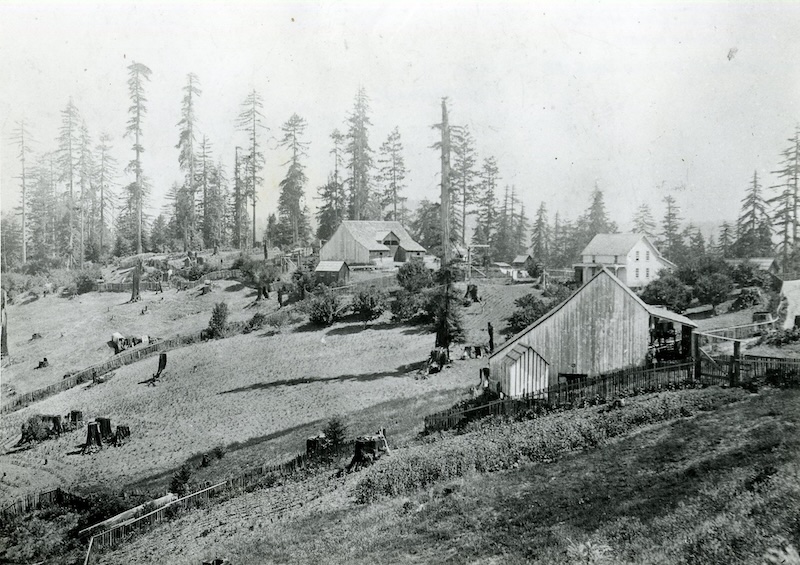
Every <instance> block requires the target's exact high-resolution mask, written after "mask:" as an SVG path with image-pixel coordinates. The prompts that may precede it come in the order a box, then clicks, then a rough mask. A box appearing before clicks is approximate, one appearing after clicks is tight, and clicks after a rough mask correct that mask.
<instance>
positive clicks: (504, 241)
mask: <svg viewBox="0 0 800 565" xmlns="http://www.w3.org/2000/svg"><path fill="white" fill-rule="evenodd" d="M151 75H152V73H151V70H150V69H149V68H148V67H147V66H146V65H143V64H141V63H136V62H134V63H132V64H131V65H129V66H128V83H127V85H128V95H129V96H128V100H127V103H128V112H127V116H128V117H127V121H126V122H125V123H120V124H108V129H107V130H106V131H101V132H90V131H89V129H88V128H87V126H86V122H85V120H84V118H83V115H82V113H81V110H80V109H79V108H77V107H76V105H75V104H74V103H73V101H72V99H71V98H70V99H69V100H68V101H67V103H66V105H65V106H64V109H63V110H62V111H61V113H60V115H61V123H60V124H59V125H58V129H57V131H55V132H54V136H53V139H52V143H50V144H44V143H40V144H37V145H48V148H47V149H45V150H42V151H33V149H32V147H33V143H32V140H31V135H30V131H29V127H30V124H28V123H27V122H26V121H24V120H21V121H19V122H17V123H16V128H15V131H14V137H13V141H14V143H15V145H16V147H17V149H18V159H19V170H20V174H19V177H18V178H19V186H20V200H19V203H18V206H17V207H16V208H15V209H14V211H13V213H9V212H8V210H6V211H4V214H3V216H2V221H1V222H0V227H1V228H2V229H1V230H0V232H1V233H0V237H2V244H3V245H2V268H3V269H4V270H8V269H13V268H15V267H19V266H21V265H23V264H25V263H28V262H34V263H35V264H42V263H44V264H48V265H51V266H53V267H55V266H67V267H80V266H82V265H83V264H84V262H86V261H90V262H95V263H96V262H103V261H106V260H108V259H109V258H111V257H114V256H125V255H130V254H133V253H141V252H145V251H153V252H165V251H181V250H198V249H204V248H212V247H222V248H226V247H233V248H239V249H244V248H247V247H250V246H252V245H253V244H254V243H255V242H259V241H263V242H266V243H267V244H268V245H270V246H277V247H280V248H283V249H289V248H294V247H298V246H307V245H311V244H318V243H319V242H320V241H323V242H324V241H326V240H327V239H329V238H330V237H331V235H332V234H333V232H334V231H335V230H336V228H337V226H338V225H339V224H340V223H341V222H342V221H343V220H346V219H353V220H377V219H386V220H393V219H394V220H398V221H400V222H402V223H403V224H404V225H406V226H407V227H408V228H409V230H410V231H411V232H412V235H414V236H415V237H416V238H417V240H418V241H419V242H420V243H421V244H422V245H423V246H425V247H426V248H427V249H429V251H430V252H432V253H434V254H436V253H437V252H438V251H440V249H441V222H440V218H441V215H440V209H439V195H438V190H437V192H436V193H433V194H431V195H430V198H426V199H423V200H422V201H421V202H420V203H419V205H418V206H417V207H416V208H415V209H413V210H411V209H409V206H408V199H407V196H406V188H407V183H406V178H407V176H408V172H409V171H408V170H407V168H406V165H405V159H404V147H403V139H402V136H401V132H400V128H399V127H398V126H395V127H393V128H392V129H391V131H390V133H389V134H388V136H387V137H386V139H385V141H383V143H381V144H380V145H379V146H378V149H377V151H376V150H374V149H373V147H372V145H371V141H370V133H371V128H372V116H371V111H370V99H369V97H368V96H367V93H366V92H365V90H364V89H363V88H359V89H358V91H357V93H356V95H355V98H354V101H353V106H352V108H351V109H350V111H349V112H348V113H347V115H346V118H345V119H344V121H343V128H342V131H340V130H338V129H336V130H334V131H333V132H331V133H330V135H329V137H327V138H326V139H323V140H313V142H314V143H325V144H326V145H327V146H328V147H329V153H330V163H331V168H330V172H329V174H328V178H327V181H326V182H325V183H324V184H323V185H322V186H317V187H310V186H308V184H309V182H308V177H307V176H306V172H305V171H306V166H307V160H308V147H309V144H310V143H311V142H312V140H309V139H308V138H307V134H306V129H307V123H306V120H305V119H304V118H303V117H302V116H300V115H298V114H297V113H295V114H292V115H291V116H290V117H289V118H288V119H286V121H285V122H283V123H282V125H280V126H279V127H278V128H277V129H278V131H279V132H280V133H279V136H278V150H279V151H282V152H283V153H284V154H285V156H286V161H285V162H284V163H283V167H284V168H285V171H283V173H282V178H283V180H281V181H280V184H279V186H278V187H277V189H278V190H279V199H278V206H277V210H275V211H274V212H273V213H271V214H269V215H268V218H267V227H266V230H265V232H264V233H261V234H259V233H256V230H255V226H256V223H257V218H256V202H257V198H258V192H259V188H261V187H262V185H263V182H264V176H263V175H264V167H265V157H264V155H265V153H264V152H265V142H264V140H263V138H264V132H265V131H266V129H267V127H268V121H269V120H268V116H267V115H266V113H265V110H264V101H263V99H262V97H261V95H260V94H259V92H257V91H256V90H253V91H251V92H249V93H248V94H247V95H246V96H245V98H244V100H243V101H242V103H241V106H240V111H239V115H238V118H237V119H236V121H235V123H233V124H231V127H232V128H236V129H237V130H239V131H240V132H241V134H242V135H243V137H244V139H245V140H246V141H245V142H244V143H242V144H241V146H239V147H236V150H235V154H234V155H233V159H232V162H226V158H225V157H223V156H222V155H217V154H215V152H214V144H213V140H212V139H209V138H208V137H207V136H206V135H205V134H203V133H202V124H201V122H200V119H199V117H198V115H197V111H196V108H197V103H198V100H199V99H200V97H201V96H202V84H201V82H200V79H199V78H198V77H197V76H196V75H195V74H193V73H189V74H188V75H187V76H186V79H185V84H184V86H183V89H182V92H180V93H177V92H176V103H178V102H180V105H181V118H180V121H179V122H178V123H177V124H176V125H175V126H174V127H175V128H176V129H175V141H176V145H175V158H176V159H177V163H178V165H179V167H180V170H181V172H182V174H183V178H182V180H181V181H180V182H176V183H173V184H172V186H171V188H170V189H169V191H168V194H167V204H166V205H165V206H164V207H163V208H162V210H160V212H159V213H157V214H153V215H150V214H148V210H149V209H150V207H149V203H150V196H151V195H150V192H151V187H152V182H151V178H152V176H151V175H154V174H157V172H154V171H147V170H144V168H143V166H142V154H143V153H144V152H145V151H146V150H147V142H146V139H147V136H146V134H147V130H148V128H154V127H163V126H161V125H158V124H151V123H148V122H147V109H148V100H147V87H148V84H149V82H150V80H151ZM123 102H124V101H120V104H122V103H123ZM37 125H41V124H37ZM270 125H271V126H273V129H275V128H274V125H275V124H270ZM449 128H450V139H451V167H450V183H449V186H450V198H449V206H450V208H451V209H450V214H449V216H448V217H449V218H450V222H449V223H450V234H451V239H452V240H453V242H454V243H456V244H460V245H462V246H464V245H466V244H481V245H486V246H488V247H485V248H484V247H481V248H479V250H478V252H477V254H478V255H482V256H483V258H484V260H486V261H489V260H494V261H508V260H510V259H511V258H512V257H514V256H515V255H517V254H519V253H524V252H530V253H531V254H532V255H533V257H534V259H535V260H536V262H538V263H542V264H544V265H546V266H548V267H568V266H570V265H571V264H572V262H574V261H575V259H576V258H577V256H578V254H579V253H580V251H581V249H582V248H583V247H584V246H585V245H586V244H587V243H588V241H589V240H590V239H591V238H592V237H593V236H594V235H595V234H597V233H609V232H616V231H618V224H617V223H616V222H615V221H614V220H613V219H612V218H611V217H610V215H609V213H608V211H607V210H606V207H605V204H604V199H603V192H602V191H601V190H600V189H599V188H598V187H597V186H595V188H594V190H593V192H592V193H591V198H590V201H589V202H588V203H587V208H586V210H585V211H584V212H583V213H582V214H579V215H578V216H577V217H572V218H570V217H567V216H565V215H563V214H561V213H559V212H554V213H553V214H552V215H551V214H550V213H549V211H548V210H547V207H546V205H545V203H544V202H542V203H541V204H540V205H539V207H538V209H537V210H536V211H535V212H534V214H533V217H531V218H529V217H528V213H527V212H526V210H525V206H524V204H523V203H522V201H521V198H520V193H521V192H522V191H524V192H525V193H526V194H530V192H532V191H536V190H537V187H528V186H525V187H521V188H518V187H516V186H509V185H508V184H504V183H503V182H502V180H503V174H502V172H501V168H500V164H499V163H498V161H497V159H496V158H495V157H494V156H491V155H488V156H485V157H483V158H481V157H480V156H479V155H478V150H477V143H476V140H475V139H474V137H473V135H472V133H471V131H470V129H469V127H468V126H461V125H450V126H449ZM111 131H114V132H120V131H121V132H123V133H124V135H123V138H122V139H123V141H122V142H120V143H123V142H124V143H125V144H126V145H127V147H128V149H127V151H128V154H129V157H130V159H129V161H128V162H127V163H125V164H124V166H122V165H120V163H118V162H117V161H116V160H115V159H114V158H113V157H112V153H114V151H113V145H112V143H113V136H112V135H111V133H109V132H111ZM436 158H438V157H437V155H436V154H435V153H434V152H431V159H436ZM798 177H800V125H799V126H795V128H794V132H793V134H792V135H791V137H790V138H789V139H788V140H787V143H786V145H785V147H784V148H782V149H780V148H779V152H778V153H777V156H776V162H775V170H774V171H772V173H771V177H770V179H769V181H766V180H765V179H761V178H759V176H758V174H757V173H754V175H753V178H752V179H750V180H749V181H748V180H746V179H743V183H742V187H741V189H739V188H736V189H732V190H731V197H732V198H739V197H741V195H742V194H743V198H742V200H741V202H742V204H741V214H740V215H739V217H738V218H735V219H733V220H732V221H730V222H724V223H723V224H722V225H721V226H720V228H719V231H718V233H716V234H715V235H712V236H711V237H709V238H707V239H706V238H705V237H704V236H703V234H701V232H700V230H699V229H698V228H697V227H695V226H694V225H692V224H691V223H686V222H685V221H684V220H683V218H682V216H681V210H680V209H679V206H678V204H677V202H676V199H675V198H674V196H673V195H672V194H670V193H667V194H666V195H665V196H664V197H663V202H662V203H660V204H663V215H661V212H659V219H658V221H657V220H656V216H655V215H654V214H655V213H654V211H653V209H652V208H651V207H650V206H649V205H647V204H643V205H641V206H640V207H639V209H638V210H637V211H636V214H635V216H634V217H633V218H626V220H627V222H626V223H629V222H632V225H633V228H632V231H635V232H639V233H643V234H646V235H648V236H650V237H651V238H652V239H653V240H654V241H655V242H656V243H657V245H659V247H660V249H661V250H662V252H663V253H664V254H665V255H666V257H667V258H669V259H671V260H673V261H675V262H678V263H680V262H681V261H682V260H683V259H684V258H685V257H687V256H688V254H692V255H696V254H705V253H714V254H717V255H720V256H724V257H754V256H764V255H772V254H775V253H777V254H779V255H780V257H781V258H782V259H783V264H784V266H785V267H784V268H786V269H787V270H790V268H789V266H790V265H794V266H795V269H797V268H798V267H797V264H798V262H800V252H798V233H797V225H798V218H797V213H798ZM765 185H766V186H765ZM311 198H314V199H316V201H317V206H316V214H315V218H314V219H313V220H315V221H312V218H311V213H310V211H309V207H308V205H307V202H308V200H309V199H311ZM470 217H472V219H470ZM312 224H314V226H315V227H313V228H312Z"/></svg>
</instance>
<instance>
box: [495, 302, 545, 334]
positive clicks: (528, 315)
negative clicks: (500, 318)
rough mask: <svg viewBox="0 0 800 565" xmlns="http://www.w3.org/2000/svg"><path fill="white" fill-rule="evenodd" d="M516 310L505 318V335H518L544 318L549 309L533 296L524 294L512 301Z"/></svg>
mask: <svg viewBox="0 0 800 565" xmlns="http://www.w3.org/2000/svg"><path fill="white" fill-rule="evenodd" d="M514 304H515V305H516V306H517V310H516V311H515V312H514V313H513V314H511V316H509V317H508V318H507V320H508V326H507V327H506V330H505V331H506V332H507V333H514V334H515V333H519V332H521V331H522V330H524V329H525V328H527V327H528V326H529V325H531V324H532V323H534V322H535V321H536V320H538V319H539V318H541V317H542V316H544V315H545V314H546V313H547V312H548V310H549V309H550V307H549V306H548V305H547V304H545V303H544V302H543V301H541V300H540V299H539V298H538V297H537V296H536V295H535V294H526V295H525V296H521V297H520V298H517V299H516V300H515V301H514Z"/></svg>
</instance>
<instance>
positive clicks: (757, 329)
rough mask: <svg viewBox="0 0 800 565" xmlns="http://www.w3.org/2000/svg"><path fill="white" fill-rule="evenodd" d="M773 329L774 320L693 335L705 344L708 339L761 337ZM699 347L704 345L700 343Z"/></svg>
mask: <svg viewBox="0 0 800 565" xmlns="http://www.w3.org/2000/svg"><path fill="white" fill-rule="evenodd" d="M774 327H775V320H771V321H768V322H755V323H752V324H744V325H741V326H731V327H728V328H717V329H713V330H706V331H704V332H695V333H696V334H697V335H698V336H701V337H702V338H705V339H704V341H705V342H706V343H707V342H708V341H709V338H711V339H714V338H716V339H727V340H737V339H748V338H751V337H756V336H760V335H763V334H764V333H765V332H768V331H769V330H772V329H773V328H774ZM701 345H704V344H703V343H701Z"/></svg>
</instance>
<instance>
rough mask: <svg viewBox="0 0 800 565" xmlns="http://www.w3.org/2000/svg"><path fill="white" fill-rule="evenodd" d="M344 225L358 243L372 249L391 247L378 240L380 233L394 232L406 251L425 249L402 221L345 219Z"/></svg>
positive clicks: (384, 249) (381, 249) (378, 249)
mask: <svg viewBox="0 0 800 565" xmlns="http://www.w3.org/2000/svg"><path fill="white" fill-rule="evenodd" d="M342 227H343V228H344V229H346V230H347V231H348V232H350V235H352V236H353V239H355V240H356V241H357V242H358V243H360V244H361V245H362V246H364V247H366V248H367V249H369V250H370V251H387V250H388V249H389V248H388V247H386V246H385V245H384V244H383V243H379V242H378V237H379V236H380V234H383V235H384V236H385V235H386V234H387V233H388V232H392V233H393V234H394V235H396V236H397V239H398V240H399V242H400V247H402V248H403V249H405V250H406V251H422V252H424V251H425V248H424V247H422V246H421V245H420V244H419V243H417V242H416V241H414V239H413V238H412V237H411V236H410V235H409V234H408V232H407V231H406V228H404V227H403V224H401V223H400V222H379V221H366V220H345V221H344V222H342Z"/></svg>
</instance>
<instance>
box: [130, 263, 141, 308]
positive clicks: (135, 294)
mask: <svg viewBox="0 0 800 565" xmlns="http://www.w3.org/2000/svg"><path fill="white" fill-rule="evenodd" d="M141 280H142V260H141V259H139V260H138V261H137V262H136V266H135V267H134V268H133V284H132V288H131V302H138V301H139V300H141V299H142V296H141V294H139V283H140V281H141Z"/></svg>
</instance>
